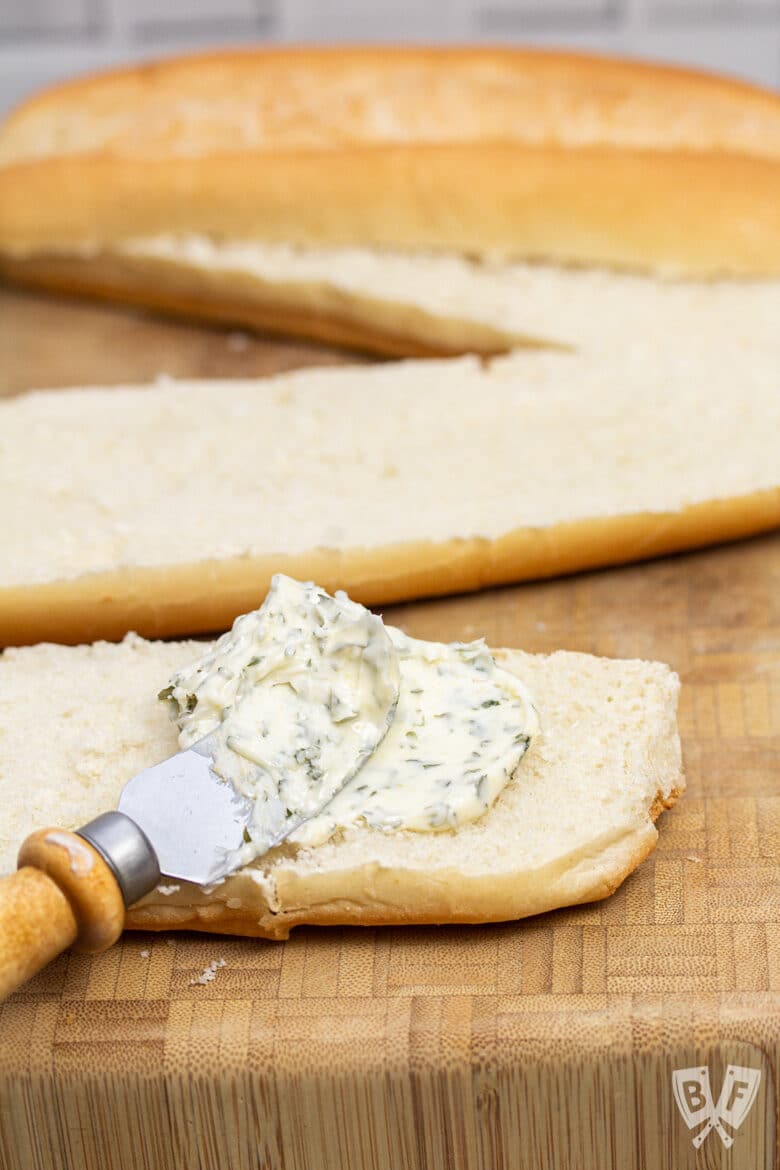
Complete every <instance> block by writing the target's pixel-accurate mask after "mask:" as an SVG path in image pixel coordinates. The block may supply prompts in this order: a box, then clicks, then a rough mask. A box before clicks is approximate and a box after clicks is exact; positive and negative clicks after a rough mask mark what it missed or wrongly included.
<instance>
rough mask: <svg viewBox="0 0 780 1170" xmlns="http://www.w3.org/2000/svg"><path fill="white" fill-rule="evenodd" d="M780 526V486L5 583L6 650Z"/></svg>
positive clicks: (663, 549) (1, 616)
mask: <svg viewBox="0 0 780 1170" xmlns="http://www.w3.org/2000/svg"><path fill="white" fill-rule="evenodd" d="M778 525H780V487H775V488H769V489H766V490H764V491H757V492H751V493H749V494H748V495H744V496H737V497H733V498H730V499H720V500H708V501H704V502H702V503H697V504H691V505H689V506H688V507H685V508H683V509H681V510H679V511H676V512H659V513H650V512H646V513H641V514H633V515H625V516H603V517H596V518H591V519H582V520H575V521H567V522H565V523H561V524H554V525H551V526H549V527H547V528H518V529H515V530H514V531H512V532H510V533H508V534H507V535H506V536H503V537H500V538H498V539H496V540H488V539H480V538H471V539H464V540H449V541H441V542H432V541H419V542H408V543H403V544H396V545H387V546H384V547H378V548H353V549H344V550H337V549H327V548H319V549H312V550H311V551H309V552H307V553H303V554H296V555H273V554H267V555H262V556H246V557H236V558H231V559H226V560H222V561H218V560H204V561H202V562H198V563H196V564H181V565H173V564H172V565H157V566H149V567H144V566H141V567H134V566H125V567H124V568H122V569H118V570H115V571H111V572H103V573H88V574H84V575H82V576H79V577H74V578H72V579H70V580H64V581H54V582H47V583H44V584H37V585H22V586H10V587H5V588H0V645H6V646H20V645H25V644H28V643H33V642H40V641H57V642H63V643H66V644H76V643H80V642H88V641H93V640H96V639H98V638H106V639H114V640H116V639H119V638H121V637H122V636H123V635H124V634H125V633H126V632H127V631H128V630H135V631H136V632H137V633H140V634H143V635H144V636H145V637H150V638H155V637H171V636H174V635H177V634H194V633H206V632H211V631H215V630H222V629H225V628H227V627H228V626H229V625H230V624H231V623H232V621H233V620H234V619H235V618H236V617H237V616H238V615H239V614H241V613H245V612H247V611H248V610H251V609H254V608H255V607H256V606H257V605H258V604H259V601H260V599H261V598H262V597H263V596H264V595H265V593H266V592H267V590H268V587H269V585H270V580H271V577H272V576H273V574H274V573H276V572H283V573H288V574H289V575H290V576H293V577H298V578H302V579H312V580H316V581H317V582H318V583H319V584H321V585H322V587H323V588H324V589H326V590H327V591H328V592H333V591H335V590H336V589H346V590H347V591H348V592H349V594H350V596H351V597H352V598H353V599H354V600H355V601H359V602H362V603H363V604H365V605H379V604H390V603H392V602H396V601H406V600H408V599H409V598H410V597H432V596H437V595H442V594H446V593H459V592H469V591H471V590H477V589H482V588H485V587H488V586H492V585H502V584H507V583H509V582H513V581H523V580H530V579H534V578H544V577H552V576H558V575H562V574H566V573H572V572H577V571H580V570H583V569H591V568H598V567H601V566H606V565H614V564H621V563H624V562H628V561H637V560H647V559H650V558H652V557H656V556H660V555H663V554H667V553H673V552H679V551H681V550H684V549H691V548H699V547H702V546H705V545H708V544H715V543H718V542H720V541H725V540H734V539H737V538H740V537H745V536H751V535H754V534H756V533H759V532H764V531H767V530H769V529H771V528H774V527H777V526H778Z"/></svg>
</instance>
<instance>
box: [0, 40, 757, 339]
mask: <svg viewBox="0 0 780 1170" xmlns="http://www.w3.org/2000/svg"><path fill="white" fill-rule="evenodd" d="M51 191H56V192H57V198H56V199H51V198H50V197H49V196H50V192H51ZM313 193H316V196H315V195H313ZM173 232H176V233H178V234H179V236H187V235H189V234H194V235H195V236H197V237H199V238H202V239H204V240H205V241H206V243H207V244H215V243H217V244H221V243H224V242H227V243H228V244H229V245H236V244H238V245H242V246H243V245H244V244H250V245H257V244H261V245H282V246H292V247H295V248H305V249H309V250H313V251H314V252H317V251H318V250H319V251H321V250H323V249H324V250H332V249H337V250H344V249H349V248H358V249H364V250H369V251H370V250H374V251H376V252H379V253H383V252H386V251H388V250H390V251H391V252H392V251H393V250H395V251H401V252H408V253H419V252H423V253H427V252H436V253H441V254H444V255H450V256H456V255H457V256H476V257H480V258H485V257H496V256H498V257H502V258H504V259H512V260H527V261H528V260H530V261H534V262H539V261H545V262H548V263H551V264H553V265H559V266H568V265H592V266H607V267H610V268H619V269H630V270H634V269H644V270H647V271H653V272H659V271H674V272H677V273H680V274H683V275H687V276H689V277H705V278H711V277H714V276H724V275H725V276H738V277H756V276H762V277H766V276H775V277H776V276H778V275H780V99H778V97H777V95H776V94H773V93H771V92H768V91H762V90H760V89H756V88H753V87H750V86H747V85H743V84H739V83H737V82H733V81H728V80H724V79H721V78H717V77H710V76H706V75H704V74H698V73H693V72H689V71H685V70H680V69H672V68H660V67H658V66H650V65H646V64H640V63H638V62H634V61H619V60H614V59H610V58H599V57H594V56H585V55H573V54H560V53H547V52H539V51H528V50H520V49H508V48H507V49H491V48H471V49H469V48H448V49H438V50H432V49H422V48H404V49H396V50H388V49H387V48H385V47H382V48H381V49H380V48H364V49H359V48H352V49H345V48H342V49H338V50H328V49H306V50H295V49H276V48H274V49H273V50H267V49H252V50H245V51H237V52H222V53H217V54H210V55H206V56H200V57H187V58H180V59H173V60H169V61H164V62H158V63H155V64H151V65H141V66H133V67H130V68H128V69H123V70H120V71H115V72H112V73H107V74H104V75H102V76H98V77H91V78H87V79H83V80H78V81H75V82H70V83H67V84H65V85H59V86H56V87H54V88H52V89H50V90H47V91H44V92H43V93H42V94H40V95H38V96H37V97H34V98H32V99H31V100H30V101H28V102H26V103H25V104H24V105H22V106H21V107H20V108H19V109H18V110H16V111H15V112H14V113H13V114H12V115H11V116H10V117H9V118H8V120H7V121H6V122H5V124H4V126H3V127H2V129H0V270H2V271H4V272H5V274H6V275H7V276H9V277H12V278H15V279H18V280H22V281H25V282H27V283H29V284H38V285H43V286H46V287H49V288H55V289H62V290H66V291H73V292H86V293H90V294H93V295H99V296H103V297H109V298H113V299H119V300H125V301H129V302H131V303H138V304H142V305H143V304H147V305H151V306H156V307H158V308H162V309H166V310H169V311H173V312H184V313H188V314H193V315H201V316H205V317H207V318H212V319H217V320H222V321H229V322H234V323H238V324H246V325H250V326H253V327H259V328H263V329H270V330H272V331H276V332H284V333H298V334H302V335H304V336H310V337H316V338H319V339H322V340H327V341H331V342H336V343H338V344H347V345H356V346H359V347H361V348H368V349H374V350H377V351H379V352H383V353H391V354H401V355H409V354H429V353H450V352H463V351H465V350H467V349H473V350H477V351H479V352H495V351H497V350H501V349H504V348H506V347H507V339H508V335H511V336H510V337H509V341H510V343H512V344H514V343H515V342H516V340H517V336H516V330H515V329H514V328H513V329H511V330H507V328H506V325H505V322H504V320H503V314H498V315H497V316H495V317H494V318H493V319H491V320H488V321H485V319H484V317H482V316H478V317H471V318H468V319H467V320H466V322H464V323H463V327H461V325H459V324H458V320H457V319H455V320H453V321H450V322H449V323H445V322H444V321H443V319H442V317H441V315H439V316H438V317H437V318H436V319H435V320H431V319H424V313H423V310H422V308H421V307H419V306H416V302H415V301H412V302H411V303H410V305H409V306H408V307H407V310H406V312H402V313H399V312H398V306H397V305H394V304H393V303H392V302H389V301H388V300H387V299H386V298H384V297H382V296H379V297H377V296H373V297H372V296H371V294H370V292H369V291H367V290H364V295H363V296H362V297H357V298H356V296H355V295H354V293H353V295H350V293H349V291H348V290H347V291H345V290H344V288H343V286H341V285H340V284H339V282H338V280H336V281H331V280H325V281H317V282H315V283H313V284H311V283H309V284H307V282H306V281H300V280H297V279H296V276H295V272H294V271H292V272H290V273H288V274H287V275H286V276H283V277H282V278H281V279H277V280H275V281H274V280H271V281H269V280H263V279H261V278H260V277H259V275H258V273H257V271H256V270H255V271H250V272H249V273H246V272H243V271H241V270H240V269H239V270H238V271H236V270H235V268H234V267H233V268H231V269H230V275H229V277H228V278H227V279H225V278H222V277H220V275H219V273H218V271H217V270H216V269H215V268H214V267H211V268H203V267H202V266H199V265H198V264H197V263H195V264H193V263H191V262H189V261H188V260H187V259H186V257H185V258H180V259H179V260H178V261H173V262H165V261H164V259H162V258H161V257H160V256H159V255H157V256H154V255H143V254H142V253H139V252H138V251H134V252H131V253H128V251H127V250H126V248H125V246H126V245H127V244H128V243H129V244H130V245H132V246H133V247H137V245H138V244H139V243H141V244H142V243H143V242H144V241H145V240H148V238H150V237H151V238H155V237H160V236H163V237H165V236H169V235H170V234H171V233H173ZM380 287H381V282H380ZM421 314H423V315H422V316H421ZM529 332H532V330H531V329H530V327H529V326H528V325H527V324H526V323H525V322H523V321H521V328H520V333H521V335H527V334H528V333H529Z"/></svg>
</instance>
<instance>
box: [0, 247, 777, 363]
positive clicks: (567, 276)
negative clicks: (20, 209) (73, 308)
mask: <svg viewBox="0 0 780 1170" xmlns="http://www.w3.org/2000/svg"><path fill="white" fill-rule="evenodd" d="M3 267H4V269H5V271H6V273H7V275H9V276H12V277H13V278H15V279H17V280H21V281H22V282H26V283H30V284H35V285H40V286H44V287H48V288H51V289H53V290H55V291H57V290H59V289H61V288H65V289H67V290H69V291H76V292H81V293H86V294H89V295H90V296H97V297H101V298H103V299H108V300H117V301H123V302H125V303H130V304H136V305H140V306H147V307H154V308H156V309H159V310H162V311H164V312H167V313H172V314H174V315H182V314H183V315H185V316H191V317H203V318H206V319H207V320H212V321H220V322H223V323H226V324H231V325H239V326H244V327H247V328H249V329H257V330H262V331H264V332H269V333H275V334H280V335H295V336H301V337H306V338H316V339H317V340H319V341H324V342H327V343H330V344H334V345H340V346H345V347H348V348H354V349H360V350H364V351H367V352H372V353H376V354H380V355H383V356H395V357H407V356H420V357H426V356H442V355H452V354H462V353H479V354H485V355H491V354H497V353H504V352H507V351H508V350H511V349H514V348H517V347H519V346H543V347H548V348H550V347H552V348H577V349H593V348H594V347H601V348H605V347H614V346H616V345H620V344H625V342H626V341H627V340H628V339H629V338H632V337H636V336H640V335H641V334H642V333H643V332H644V331H645V330H646V329H647V328H648V323H650V322H652V329H653V332H654V333H655V334H656V336H658V337H662V338H663V340H664V344H665V345H674V344H676V339H677V338H678V337H680V338H682V340H683V341H684V340H685V337H686V334H688V333H690V332H697V333H708V334H710V335H711V336H712V337H713V338H717V337H721V336H728V335H729V334H733V333H737V334H745V333H747V334H748V335H749V336H756V335H758V336H764V337H771V336H773V335H774V334H776V332H777V321H778V319H780V280H777V279H774V280H773V279H768V278H764V279H747V278H742V279H740V280H733V279H731V280H727V279H721V280H715V279H709V280H701V279H699V280H692V279H678V278H674V279H673V278H672V277H671V276H670V275H668V274H667V275H666V276H664V275H662V274H655V275H654V274H639V273H617V272H613V271H609V270H607V269H603V268H576V267H561V266H555V265H550V264H528V263H522V262H515V263H512V262H508V261H500V260H496V259H492V260H489V259H478V258H475V257H467V256H461V255H456V254H454V253H452V254H445V253H435V252H419V251H418V252H398V251H389V250H387V249H382V250H380V249H376V248H375V249H370V248H305V247H295V248H293V247H290V246H289V245H287V244H267V243H263V242H259V241H256V240H231V241H227V240H221V241H215V240H211V239H209V238H208V237H206V236H181V235H177V234H167V235H160V236H156V237H152V238H149V239H132V240H127V241H125V242H124V243H118V244H115V245H114V246H113V247H111V248H108V249H105V248H103V249H99V250H98V249H91V248H83V249H81V250H80V251H79V252H78V253H76V252H70V253H61V254H57V253H49V254H33V255H30V256H26V257H16V258H9V257H6V258H5V259H3V258H2V256H0V268H3Z"/></svg>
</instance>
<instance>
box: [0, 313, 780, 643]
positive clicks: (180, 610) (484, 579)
mask: <svg viewBox="0 0 780 1170" xmlns="http://www.w3.org/2000/svg"><path fill="white" fill-rule="evenodd" d="M778 368H780V337H778V336H777V335H775V337H774V338H764V339H763V341H762V343H761V344H759V343H758V341H756V340H755V338H754V339H753V340H752V341H751V340H748V339H746V338H745V337H743V336H742V335H741V334H740V333H739V331H735V334H734V335H733V336H727V337H720V338H717V339H713V338H710V337H709V336H705V337H704V338H697V337H688V338H687V339H686V340H685V344H682V342H681V343H680V344H679V345H676V346H675V347H674V348H673V349H670V350H667V351H664V350H663V349H661V350H659V349H658V347H657V343H656V341H655V339H654V338H652V337H646V338H642V337H640V338H637V339H635V340H634V341H633V342H630V343H628V344H626V345H623V346H622V347H621V348H620V349H617V350H610V349H607V350H605V351H599V352H598V353H596V354H594V355H590V354H569V353H553V352H547V353H545V352H543V351H535V352H531V351H528V352H519V353H517V354H515V355H512V356H510V357H505V358H500V359H495V360H494V361H493V362H492V363H491V364H490V366H489V367H485V366H484V365H482V364H481V363H480V361H479V360H478V359H477V358H474V357H470V358H453V359H443V360H438V361H433V360H429V361H408V362H400V363H391V364H387V365H381V366H374V367H364V366H357V367H351V368H350V367H341V368H335V369H314V370H304V371H299V372H296V373H292V374H283V375H280V376H276V377H273V378H269V379H264V380H257V381H246V382H241V381H235V382H200V383H198V382H189V383H188V382H180V383H170V384H160V385H157V386H146V387H125V388H113V389H106V388H103V389H99V390H73V391H69V390H58V391H56V392H38V393H31V394H27V395H22V396H20V397H18V398H15V399H8V400H6V401H4V402H0V495H1V496H2V498H3V499H4V500H5V501H9V502H10V501H13V506H10V503H9V504H7V506H6V507H5V508H4V510H3V519H2V534H3V539H2V541H1V542H0V644H5V645H9V644H19V643H23V642H35V641H39V640H46V639H51V640H56V641H62V642H80V641H86V640H92V639H94V638H97V637H109V638H119V637H121V636H122V635H123V634H125V633H126V632H127V631H128V630H136V631H137V632H139V633H142V634H145V635H147V636H170V635H175V634H191V633H195V632H198V631H204V632H205V631H208V630H219V629H224V628H226V627H227V626H229V625H230V623H231V622H232V621H233V619H234V618H235V617H236V615H237V614H239V613H243V612H245V611H246V610H250V609H253V608H255V606H256V605H257V604H258V603H259V600H260V599H261V598H262V597H263V596H264V594H265V592H266V591H267V589H268V585H269V583H270V579H271V576H272V574H273V573H275V572H287V573H289V574H290V575H291V576H294V577H298V578H303V579H306V578H313V579H315V580H317V581H319V582H320V583H321V584H322V585H323V587H324V588H326V589H327V590H329V591H330V592H332V591H333V590H335V589H337V588H344V589H347V590H348V591H349V593H350V594H351V595H352V596H353V597H354V598H355V599H356V600H359V601H362V602H364V603H368V604H376V603H387V602H391V601H395V600H402V599H407V598H410V597H419V596H425V595H433V594H441V593H446V592H454V591H459V590H468V589H474V588H479V587H482V586H485V585H489V584H496V583H500V582H510V581H516V580H522V579H524V578H530V577H541V576H548V575H554V574H558V573H562V572H570V571H573V570H577V569H583V568H587V567H591V566H596V565H605V564H613V563H617V562H621V561H627V560H632V559H642V558H646V557H650V556H653V555H657V554H660V553H665V552H670V551H674V550H678V549H681V548H688V547H695V546H697V545H703V544H706V543H708V542H713V541H719V540H725V539H731V538H734V537H738V536H743V535H746V534H749V533H754V532H758V531H761V530H764V529H768V528H770V527H772V526H774V525H776V524H778V523H780V463H779V461H778V443H777V436H778V434H780V395H779V394H778V392H777V372H778ZM735 390H737V391H738V392H736V393H735Z"/></svg>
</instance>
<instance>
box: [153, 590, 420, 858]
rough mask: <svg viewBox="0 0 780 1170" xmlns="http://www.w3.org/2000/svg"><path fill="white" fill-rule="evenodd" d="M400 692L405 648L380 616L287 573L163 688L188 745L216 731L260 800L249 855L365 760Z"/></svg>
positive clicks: (230, 775) (233, 771)
mask: <svg viewBox="0 0 780 1170" xmlns="http://www.w3.org/2000/svg"><path fill="white" fill-rule="evenodd" d="M398 694H399V666H398V655H397V653H396V651H395V648H394V646H393V644H392V642H391V641H390V638H389V635H388V633H387V630H386V629H385V627H384V625H383V624H382V620H381V618H379V617H376V616H375V615H374V614H372V613H370V612H369V611H368V610H367V609H365V608H364V607H363V606H362V605H356V604H355V603H354V602H352V601H350V600H349V598H347V597H346V595H344V594H341V595H339V596H338V597H330V596H329V595H328V594H327V593H325V592H324V591H323V590H322V589H319V588H317V586H316V585H312V584H301V583H300V582H298V581H293V580H292V578H290V577H285V576H282V575H281V574H278V575H277V576H276V577H274V579H273V582H272V585H271V589H270V591H269V593H268V596H267V597H266V599H265V601H264V603H263V605H262V606H261V607H260V609H258V610H255V611H254V612H253V613H248V614H244V615H243V616H242V617H239V618H237V620H236V621H235V622H234V624H233V628H232V629H231V630H230V632H229V633H227V634H224V635H223V636H222V637H221V638H220V639H219V641H218V642H217V643H216V644H215V646H214V647H213V648H212V650H211V651H210V652H209V653H208V654H206V655H205V657H203V658H202V659H201V660H200V661H199V662H196V663H195V664H194V665H193V666H191V667H188V668H187V669H185V670H181V671H179V672H178V674H176V675H174V677H173V678H172V680H171V683H170V685H169V686H168V687H166V688H165V689H164V690H163V691H161V692H160V696H159V697H160V698H161V699H168V700H170V701H171V702H172V704H173V706H174V712H175V713H174V717H175V719H176V722H177V724H178V726H179V744H180V747H181V748H182V749H185V748H188V747H191V746H192V744H194V743H196V742H197V741H198V740H201V739H204V738H205V737H206V736H209V737H211V739H210V747H211V749H212V750H213V765H212V766H213V768H214V771H215V772H216V773H217V774H218V775H219V776H221V777H222V778H223V779H224V780H228V781H229V782H230V783H231V784H232V785H233V787H234V788H235V789H236V791H237V792H238V793H240V794H241V795H242V796H244V797H247V798H249V799H250V800H251V801H252V802H253V803H254V815H253V818H252V823H251V824H250V826H249V828H248V830H247V834H246V835H247V837H248V840H247V841H246V847H245V849H244V850H243V851H242V856H241V863H242V864H246V863H247V862H248V861H250V860H252V858H253V857H257V856H259V855H260V854H261V853H265V852H266V850H268V849H270V848H271V846H272V845H274V844H276V843H277V841H278V840H279V839H280V838H282V837H285V836H286V835H287V834H288V833H289V831H290V829H291V828H292V827H293V826H294V825H295V824H298V823H299V822H300V821H302V820H304V819H306V818H307V817H311V816H313V815H314V814H315V813H317V812H319V810H320V809H321V808H322V806H323V805H324V804H326V803H327V801H328V800H330V798H331V797H332V796H333V794H334V793H335V792H337V791H338V789H339V788H340V787H341V786H342V785H343V783H344V781H345V780H347V779H348V778H349V777H350V776H352V775H353V773H355V772H356V771H357V770H358V769H359V768H360V767H361V766H362V764H363V763H364V762H365V760H366V759H367V758H368V757H369V756H370V755H371V753H372V752H373V751H374V750H375V749H376V747H377V745H378V744H379V743H380V742H381V740H382V739H383V738H384V736H385V734H386V733H387V730H388V727H389V726H390V724H391V722H392V719H393V714H394V711H395V707H396V704H397V702H398Z"/></svg>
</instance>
